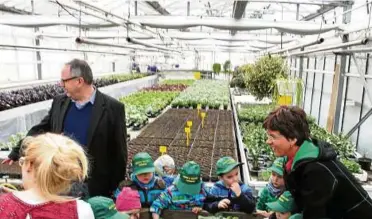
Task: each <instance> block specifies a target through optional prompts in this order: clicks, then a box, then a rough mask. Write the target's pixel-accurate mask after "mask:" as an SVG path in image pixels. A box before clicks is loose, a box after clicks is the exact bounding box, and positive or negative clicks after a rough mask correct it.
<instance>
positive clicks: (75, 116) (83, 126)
mask: <svg viewBox="0 0 372 219" xmlns="http://www.w3.org/2000/svg"><path fill="white" fill-rule="evenodd" d="M92 109H93V105H92V103H91V102H88V103H87V104H86V105H85V106H84V107H83V108H81V109H79V108H77V106H76V104H75V103H73V102H71V103H70V106H69V109H68V110H67V113H66V116H65V120H64V123H63V133H64V135H66V136H69V137H71V138H72V139H74V140H75V141H77V142H78V143H79V144H80V145H82V146H83V147H86V146H87V143H88V129H89V125H90V119H91V116H92Z"/></svg>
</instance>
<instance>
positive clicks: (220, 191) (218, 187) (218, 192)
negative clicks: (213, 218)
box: [203, 181, 256, 214]
mask: <svg viewBox="0 0 372 219" xmlns="http://www.w3.org/2000/svg"><path fill="white" fill-rule="evenodd" d="M239 184H240V189H241V191H242V192H241V194H240V196H239V197H236V195H235V193H234V192H233V191H231V189H229V188H226V186H225V185H224V184H223V182H221V181H218V182H216V183H215V184H214V185H213V186H212V187H211V188H210V189H209V190H207V199H206V201H205V204H204V207H203V208H204V209H205V210H206V211H208V212H210V213H212V214H215V213H217V212H219V211H226V209H218V203H219V202H220V201H221V200H223V199H229V200H230V202H231V204H230V206H229V210H232V211H241V212H245V213H247V214H250V213H252V212H253V211H254V209H255V207H256V202H255V199H254V198H253V195H252V190H251V189H250V188H249V187H248V186H247V185H245V184H243V183H239Z"/></svg>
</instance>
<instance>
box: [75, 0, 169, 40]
mask: <svg viewBox="0 0 372 219" xmlns="http://www.w3.org/2000/svg"><path fill="white" fill-rule="evenodd" d="M74 1H75V2H79V3H80V4H83V5H85V6H87V7H90V8H93V9H95V10H97V11H100V12H102V13H105V14H109V15H111V16H113V17H116V18H118V19H122V20H124V21H125V22H127V23H130V24H133V25H137V26H138V27H140V28H141V29H142V30H146V31H149V32H151V33H152V34H155V35H158V34H160V33H157V32H156V31H153V30H151V29H148V28H146V26H144V25H142V24H141V23H139V22H136V21H133V20H130V19H126V18H124V17H121V16H119V15H116V14H114V13H111V12H110V11H107V10H104V9H102V8H100V7H98V6H96V5H93V4H92V3H90V2H87V1H84V0H74ZM161 35H163V37H168V38H171V37H169V36H167V35H165V34H163V33H161Z"/></svg>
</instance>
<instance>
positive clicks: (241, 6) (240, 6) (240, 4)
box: [231, 1, 248, 36]
mask: <svg viewBox="0 0 372 219" xmlns="http://www.w3.org/2000/svg"><path fill="white" fill-rule="evenodd" d="M247 4H248V1H234V6H233V18H235V19H241V18H242V17H243V14H244V12H245V7H246V6H247ZM236 32H237V31H236V30H233V31H231V35H233V36H234V35H235V34H236Z"/></svg>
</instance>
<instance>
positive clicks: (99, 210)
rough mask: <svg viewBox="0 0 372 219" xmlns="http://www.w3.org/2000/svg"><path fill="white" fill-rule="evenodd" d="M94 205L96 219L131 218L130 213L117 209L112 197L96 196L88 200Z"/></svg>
mask: <svg viewBox="0 0 372 219" xmlns="http://www.w3.org/2000/svg"><path fill="white" fill-rule="evenodd" d="M87 202H88V203H89V204H90V206H91V207H92V210H93V213H94V218H95V219H129V215H127V214H124V213H120V212H118V211H117V210H116V207H115V203H114V201H113V200H112V199H111V198H107V197H103V196H95V197H93V198H90V199H88V201H87Z"/></svg>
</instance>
